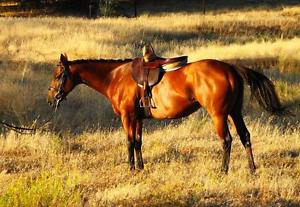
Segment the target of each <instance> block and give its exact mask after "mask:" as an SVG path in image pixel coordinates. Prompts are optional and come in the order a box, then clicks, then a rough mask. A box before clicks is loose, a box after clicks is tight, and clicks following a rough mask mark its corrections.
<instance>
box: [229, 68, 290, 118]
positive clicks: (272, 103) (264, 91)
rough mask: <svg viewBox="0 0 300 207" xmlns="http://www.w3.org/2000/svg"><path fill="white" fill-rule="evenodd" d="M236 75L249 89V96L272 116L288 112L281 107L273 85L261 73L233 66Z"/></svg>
mask: <svg viewBox="0 0 300 207" xmlns="http://www.w3.org/2000/svg"><path fill="white" fill-rule="evenodd" d="M234 67H235V69H236V70H237V72H238V74H239V75H240V76H241V77H242V78H243V80H244V81H245V82H247V84H248V85H249V86H250V88H251V96H252V97H253V96H254V97H255V98H256V100H257V101H258V103H259V105H260V106H262V107H263V108H264V109H265V110H266V111H269V112H271V113H272V114H277V115H283V114H286V113H288V111H287V110H286V109H285V108H284V107H283V106H282V105H281V103H280V101H279V98H278V95H277V93H276V91H275V87H274V84H273V83H272V82H271V80H270V79H268V78H267V77H266V76H265V75H263V74H262V73H259V72H257V71H254V70H252V69H250V68H246V67H242V66H234Z"/></svg>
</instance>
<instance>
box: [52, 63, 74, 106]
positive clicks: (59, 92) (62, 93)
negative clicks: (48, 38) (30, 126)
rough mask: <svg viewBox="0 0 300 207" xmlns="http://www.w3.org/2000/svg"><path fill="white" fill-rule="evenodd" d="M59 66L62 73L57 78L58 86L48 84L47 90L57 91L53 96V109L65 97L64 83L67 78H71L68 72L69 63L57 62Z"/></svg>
mask: <svg viewBox="0 0 300 207" xmlns="http://www.w3.org/2000/svg"><path fill="white" fill-rule="evenodd" d="M58 66H59V67H61V68H62V69H63V72H62V75H61V76H60V78H59V86H58V88H56V87H52V86H50V87H49V89H48V90H55V91H57V92H56V94H55V95H54V98H55V102H56V103H55V111H56V110H57V107H58V106H59V104H60V102H62V101H63V100H64V99H66V96H67V94H66V92H65V90H64V86H65V83H66V81H67V79H68V78H70V79H71V76H70V72H69V65H64V64H63V63H61V62H60V63H59V64H58Z"/></svg>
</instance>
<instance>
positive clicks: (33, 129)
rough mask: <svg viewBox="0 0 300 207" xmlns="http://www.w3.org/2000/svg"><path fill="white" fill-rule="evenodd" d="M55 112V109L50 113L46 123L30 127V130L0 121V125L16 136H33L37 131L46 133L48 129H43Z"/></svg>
mask: <svg viewBox="0 0 300 207" xmlns="http://www.w3.org/2000/svg"><path fill="white" fill-rule="evenodd" d="M56 111H57V107H56V109H55V110H54V112H53V113H52V115H51V117H50V118H49V119H47V120H46V121H44V123H43V124H42V125H41V126H40V127H31V128H29V127H20V126H15V125H12V124H9V123H7V122H5V121H0V124H1V125H3V127H4V128H6V129H9V130H13V131H15V132H16V133H18V134H34V133H36V131H38V130H40V131H48V129H45V128H44V127H45V125H46V124H47V123H49V121H51V120H52V119H53V118H54V116H55V114H56ZM37 120H38V119H37Z"/></svg>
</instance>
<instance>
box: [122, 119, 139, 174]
mask: <svg viewBox="0 0 300 207" xmlns="http://www.w3.org/2000/svg"><path fill="white" fill-rule="evenodd" d="M122 124H123V128H124V130H125V132H126V135H127V149H128V163H129V167H130V170H134V169H135V167H134V147H135V131H136V120H134V119H133V120H131V119H130V118H129V116H127V115H122Z"/></svg>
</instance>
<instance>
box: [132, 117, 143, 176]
mask: <svg viewBox="0 0 300 207" xmlns="http://www.w3.org/2000/svg"><path fill="white" fill-rule="evenodd" d="M142 131H143V122H142V120H138V121H137V124H136V136H135V145H134V148H135V154H136V160H137V168H138V169H140V170H142V169H144V162H143V156H142Z"/></svg>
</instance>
